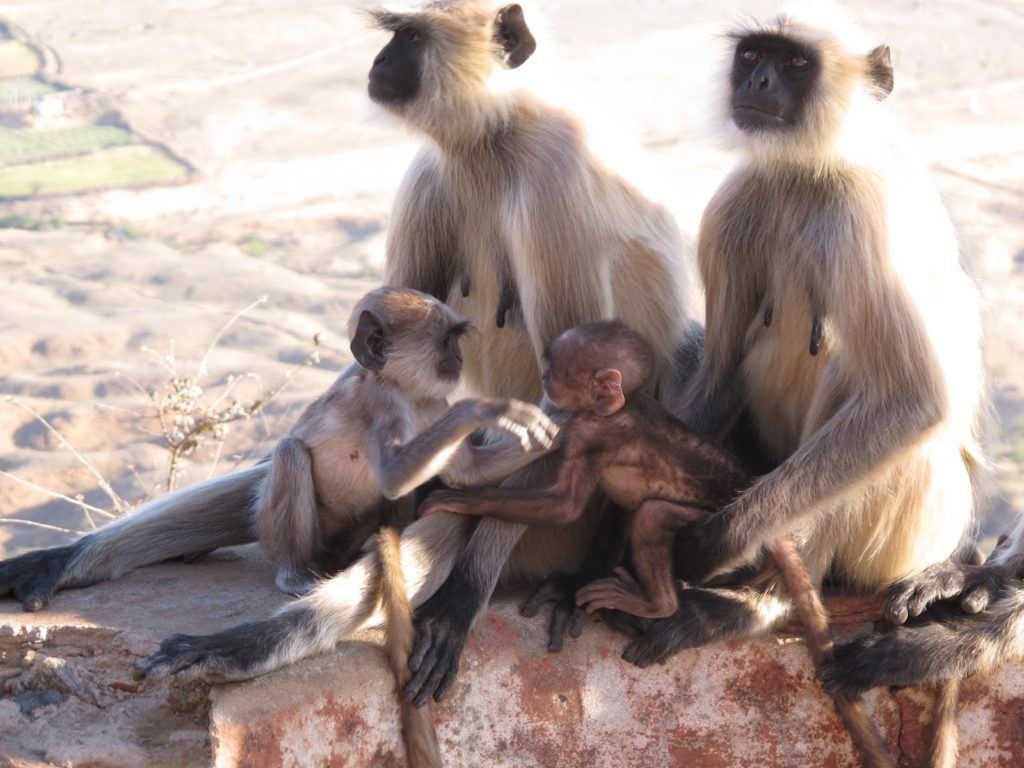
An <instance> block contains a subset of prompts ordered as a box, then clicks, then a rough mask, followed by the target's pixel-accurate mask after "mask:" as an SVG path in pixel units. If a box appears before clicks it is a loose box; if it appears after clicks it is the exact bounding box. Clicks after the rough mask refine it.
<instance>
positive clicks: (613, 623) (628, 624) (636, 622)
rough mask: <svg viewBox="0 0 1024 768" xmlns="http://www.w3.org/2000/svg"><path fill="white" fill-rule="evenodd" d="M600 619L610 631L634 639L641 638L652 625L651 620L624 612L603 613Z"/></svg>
mask: <svg viewBox="0 0 1024 768" xmlns="http://www.w3.org/2000/svg"><path fill="white" fill-rule="evenodd" d="M587 615H588V616H589V614H587ZM600 619H601V621H603V622H604V624H605V626H607V627H608V628H609V629H612V630H615V631H616V632H619V633H621V634H623V635H625V636H626V637H632V638H637V637H640V635H642V634H643V633H644V632H646V631H647V630H648V629H650V627H651V623H652V622H651V619H642V618H640V617H639V616H634V615H632V614H631V613H625V612H624V611H601V616H600Z"/></svg>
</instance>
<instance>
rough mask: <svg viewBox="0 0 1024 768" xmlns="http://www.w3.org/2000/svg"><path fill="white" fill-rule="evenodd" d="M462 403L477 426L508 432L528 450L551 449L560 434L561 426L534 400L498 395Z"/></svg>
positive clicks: (524, 449)
mask: <svg viewBox="0 0 1024 768" xmlns="http://www.w3.org/2000/svg"><path fill="white" fill-rule="evenodd" d="M462 402H463V403H466V405H464V406H462V407H464V408H466V409H467V410H468V413H469V415H470V418H471V419H472V420H473V421H474V423H475V424H476V425H477V426H479V427H489V428H492V429H500V430H502V431H503V432H508V433H509V434H511V435H512V436H513V437H515V438H517V439H518V440H519V444H520V445H521V446H522V448H523V451H524V452H530V451H535V450H548V449H550V448H551V447H552V446H553V445H554V443H555V438H556V437H557V436H558V425H557V424H556V423H555V422H553V421H552V420H551V419H550V418H549V417H548V415H547V414H546V413H544V411H542V410H541V409H540V408H538V407H537V406H536V405H533V404H532V403H524V402H523V401H521V400H502V399H497V398H480V399H474V400H463V401H462Z"/></svg>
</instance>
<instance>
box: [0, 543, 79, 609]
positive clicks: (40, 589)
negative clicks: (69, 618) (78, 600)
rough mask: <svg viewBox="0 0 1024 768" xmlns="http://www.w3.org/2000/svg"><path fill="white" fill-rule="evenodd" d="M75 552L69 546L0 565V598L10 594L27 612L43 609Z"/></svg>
mask: <svg viewBox="0 0 1024 768" xmlns="http://www.w3.org/2000/svg"><path fill="white" fill-rule="evenodd" d="M75 550H76V547H75V545H74V544H70V545H68V546H66V547H54V548H53V549H42V550H39V551H37V552H28V553H26V554H24V555H19V556H18V557H12V558H11V559H10V560H4V561H2V562H0V597H2V596H4V595H6V594H8V593H10V594H13V596H14V599H15V600H18V601H20V602H21V605H22V608H24V609H25V610H26V611H28V612H35V611H38V610H41V609H43V608H45V607H46V605H47V604H48V603H49V602H50V598H51V597H53V593H54V592H56V591H57V589H58V587H59V585H60V580H61V577H62V576H63V575H64V573H65V571H66V570H67V567H68V565H69V564H70V562H71V558H72V557H73V556H74V554H75Z"/></svg>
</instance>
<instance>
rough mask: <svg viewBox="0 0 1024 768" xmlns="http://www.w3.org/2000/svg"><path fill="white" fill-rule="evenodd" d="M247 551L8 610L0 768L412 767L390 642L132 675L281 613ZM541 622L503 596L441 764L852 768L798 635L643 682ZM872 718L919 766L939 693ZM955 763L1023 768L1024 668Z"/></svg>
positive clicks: (996, 686)
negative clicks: (216, 634) (259, 670)
mask: <svg viewBox="0 0 1024 768" xmlns="http://www.w3.org/2000/svg"><path fill="white" fill-rule="evenodd" d="M285 599H286V598H285V597H284V596H282V595H280V594H278V593H277V592H276V591H275V590H274V589H273V586H272V569H271V567H270V566H269V564H268V563H267V562H266V561H265V560H264V559H263V558H262V556H260V555H259V553H258V552H256V551H254V550H252V549H251V548H243V549H240V550H234V551H229V552H227V553H225V554H220V555H217V556H214V557H212V558H209V559H208V560H207V561H205V562H203V563H200V564H196V565H184V564H169V565H161V566H156V567H153V568H147V569H143V570H140V571H137V572H135V573H133V574H130V575H128V576H126V577H125V578H124V579H122V580H120V581H118V582H116V583H113V584H108V585H102V586H98V587H92V588H89V589H84V590H77V591H69V592H64V593H61V594H60V595H58V596H57V598H56V599H55V600H54V602H53V605H52V606H51V608H50V609H49V610H48V611H45V612H43V613H38V614H25V613H22V612H21V611H20V608H19V606H18V605H17V604H15V603H13V602H10V601H4V602H2V603H0V624H2V626H0V681H2V682H0V685H2V687H3V694H2V699H0V766H8V765H9V766H16V767H18V768H28V767H29V766H31V767H33V768H34V767H36V766H51V765H60V766H69V767H73V768H85V767H86V766H112V767H120V766H125V767H126V768H127V767H128V766H131V767H132V768H136V767H137V766H156V767H159V766H197V765H207V764H209V763H210V762H212V763H213V764H214V765H216V766H218V768H233V767H234V766H246V767H247V768H248V767H251V768H270V767H271V766H303V767H305V766H332V767H333V766H400V765H404V758H403V756H402V751H401V742H400V740H399V734H398V710H397V705H396V702H395V693H394V687H393V683H392V680H391V678H390V675H389V672H388V669H387V665H386V662H385V659H384V654H383V653H382V651H381V649H380V648H379V647H378V643H379V637H378V636H377V634H376V633H373V632H368V633H365V634H364V635H363V636H361V637H360V638H358V639H356V640H353V641H352V642H349V643H346V644H344V645H343V646H342V647H341V648H339V650H338V652H337V653H334V654H331V655H329V656H327V657H323V658H318V659H309V660H306V661H304V662H301V663H299V664H296V665H295V666H293V667H291V668H290V669H286V670H282V671H281V672H278V673H276V674H273V675H268V676H266V677H263V678H260V679H257V680H254V681H251V682H247V683H238V684H230V685H221V686H215V687H213V688H212V689H211V688H210V687H209V686H207V685H205V684H202V683H198V682H190V681H179V680H173V681H167V680H147V681H144V682H143V683H141V684H139V683H135V682H133V681H132V680H131V675H130V664H131V662H132V661H133V660H134V659H136V658H138V657H141V656H143V655H146V654H147V653H149V652H151V651H153V650H154V649H155V648H156V646H157V644H158V643H159V641H160V639H161V638H162V637H164V636H166V635H168V634H171V633H172V632H190V633H197V632H212V631H216V630H219V629H222V628H224V627H227V626H231V625H233V624H236V623H238V622H240V621H248V620H251V619H254V618H258V617H261V616H263V615H266V614H268V613H270V612H271V611H273V610H274V609H275V608H276V607H278V606H279V605H281V604H282V603H283V602H284V601H285ZM828 602H829V608H830V610H831V611H832V612H833V614H834V616H835V621H836V626H837V630H838V631H839V632H841V633H844V634H850V633H857V632H862V631H867V629H869V628H870V626H871V622H872V621H873V619H874V616H875V614H876V613H877V605H876V604H875V603H873V602H872V601H865V600H855V599H850V598H837V597H832V598H830V599H829V601H828ZM544 642H545V622H544V621H543V620H541V619H533V620H527V619H523V618H521V617H519V616H518V614H517V613H516V611H515V602H514V598H512V597H506V598H503V599H499V600H498V601H497V603H496V605H495V606H494V607H493V608H492V610H491V611H490V612H489V613H488V614H487V615H486V616H484V618H483V619H482V620H481V621H480V623H479V625H478V628H477V630H476V632H475V633H474V637H473V639H472V640H471V642H470V644H469V647H468V648H467V650H466V654H465V657H464V660H463V663H462V671H461V673H460V676H459V680H458V682H457V683H456V685H455V687H454V688H453V690H452V693H451V695H450V700H449V701H447V702H446V703H445V704H444V705H443V706H439V707H436V708H435V715H436V719H437V723H438V730H439V735H440V739H441V744H442V749H443V751H444V755H445V760H446V764H447V765H449V766H488V768H491V767H493V768H504V767H505V766H508V768H513V767H515V768H520V767H523V766H559V767H560V768H577V767H578V768H595V767H598V766H609V768H612V767H614V768H632V767H633V766H636V767H637V768H640V767H641V766H642V767H643V768H648V767H649V766H686V767H687V768H727V767H732V766H744V767H746V766H758V767H761V768H782V767H783V766H786V767H793V768H796V767H797V766H815V767H817V766H825V767H827V768H843V767H845V766H856V765H857V761H856V759H855V756H854V755H853V753H852V748H851V746H850V743H849V738H848V737H847V735H846V733H845V732H844V730H843V729H842V726H841V724H840V723H839V720H838V718H837V716H836V715H835V712H834V710H833V708H832V705H831V702H830V701H829V699H828V698H827V697H825V696H824V695H822V693H821V692H820V691H819V690H818V688H817V685H816V683H815V680H814V677H813V672H812V669H811V665H810V662H809V659H808V656H807V652H806V648H805V647H804V645H803V643H802V641H801V640H800V639H799V638H797V637H794V636H793V635H792V634H782V635H779V636H775V637H767V638H763V639H761V640H758V641H755V642H749V643H736V644H724V645H716V646H713V647H709V648H704V649H700V650H697V651H686V652H683V653H681V654H679V655H678V656H676V657H675V658H674V659H672V660H671V661H670V662H669V663H668V664H666V665H665V666H663V667H656V668H653V669H648V670H639V669H636V668H634V667H632V666H629V665H627V664H625V663H624V662H622V661H621V660H620V659H619V652H620V650H621V648H622V645H623V643H624V640H623V639H622V638H621V637H620V636H617V635H615V634H612V633H611V632H609V631H607V630H606V629H605V628H603V627H601V626H599V625H597V624H594V625H591V626H588V628H587V629H586V630H585V632H584V634H583V636H582V637H581V638H580V639H579V640H577V641H570V642H569V644H568V645H567V648H566V650H565V651H563V652H562V653H560V654H555V655H549V654H547V653H546V652H544V650H543V648H544ZM868 704H869V708H870V709H871V711H872V712H873V713H874V715H875V717H876V720H877V721H878V723H879V725H880V727H881V728H882V730H883V732H884V734H885V736H886V738H887V739H888V741H889V743H890V744H891V745H892V747H893V749H894V751H895V752H896V753H897V755H898V756H899V759H900V765H901V766H907V767H909V766H918V765H921V761H922V757H923V755H924V754H925V750H926V746H927V739H928V736H929V721H930V717H931V695H930V692H927V691H923V690H918V689H904V690H899V691H889V690H880V691H875V692H873V693H872V694H871V695H870V696H869V697H868ZM959 721H960V728H961V744H962V751H963V759H962V761H961V765H962V766H964V767H965V768H966V767H968V766H978V768H981V767H982V766H983V767H984V768H1004V767H1005V768H1010V766H1014V767H1015V768H1016V767H1018V766H1021V765H1024V669H1022V668H1021V667H1019V666H1018V667H1016V668H1010V669H1007V670H1005V672H1004V673H1003V674H1001V675H999V676H998V677H991V678H987V679H978V680H972V681H970V682H969V683H968V684H967V685H966V686H965V688H964V692H963V706H962V710H961V714H960V718H959Z"/></svg>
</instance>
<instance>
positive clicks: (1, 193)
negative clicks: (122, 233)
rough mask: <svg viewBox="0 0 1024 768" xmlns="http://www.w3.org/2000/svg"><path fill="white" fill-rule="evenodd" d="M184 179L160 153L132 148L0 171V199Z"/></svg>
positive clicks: (185, 172)
mask: <svg viewBox="0 0 1024 768" xmlns="http://www.w3.org/2000/svg"><path fill="white" fill-rule="evenodd" d="M187 178H188V169H187V168H185V167H184V166H182V165H180V164H179V163H177V162H175V161H174V160H173V159H171V158H170V157H168V156H167V155H165V154H164V153H163V152H161V151H160V150H158V149H156V148H155V147H151V146H147V145H144V144H135V145H132V146H123V147H114V148H113V149H105V150H101V151H99V152H94V153H92V154H88V155H81V156H78V157H68V158H63V159H60V160H47V161H45V162H40V163H32V164H30V165H16V166H13V167H8V168H4V169H3V170H2V171H0V197H30V196H32V195H57V194H67V193H70V192H84V191H88V190H94V189H110V188H113V187H127V186H142V185H145V184H156V183H161V182H179V181H185V180H186V179H187Z"/></svg>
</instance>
